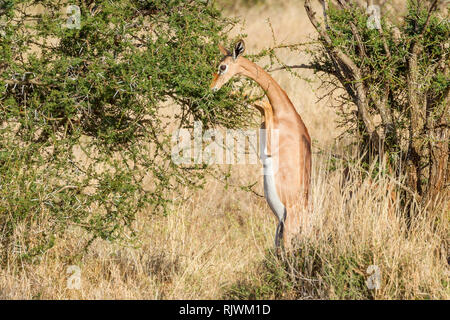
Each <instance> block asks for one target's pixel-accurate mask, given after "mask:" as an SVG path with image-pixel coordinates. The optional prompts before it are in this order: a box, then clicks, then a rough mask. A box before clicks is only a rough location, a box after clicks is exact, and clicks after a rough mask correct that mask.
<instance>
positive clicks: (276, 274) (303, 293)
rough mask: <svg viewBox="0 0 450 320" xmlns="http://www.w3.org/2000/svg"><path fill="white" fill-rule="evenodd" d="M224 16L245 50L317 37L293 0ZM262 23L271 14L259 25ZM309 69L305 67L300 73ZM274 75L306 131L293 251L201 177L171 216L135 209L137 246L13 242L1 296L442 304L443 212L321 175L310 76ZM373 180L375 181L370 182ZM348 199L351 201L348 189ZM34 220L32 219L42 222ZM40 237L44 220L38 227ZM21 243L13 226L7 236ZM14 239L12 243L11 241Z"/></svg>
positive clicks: (322, 118) (228, 192)
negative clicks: (373, 284)
mask: <svg viewBox="0 0 450 320" xmlns="http://www.w3.org/2000/svg"><path fill="white" fill-rule="evenodd" d="M227 14H228V15H238V16H240V17H241V18H243V19H244V20H245V24H244V25H243V27H242V30H236V31H235V32H239V31H243V32H245V33H247V34H248V37H247V39H246V45H247V52H249V53H252V52H256V51H258V50H259V49H261V48H263V47H267V46H270V45H272V44H273V41H274V39H273V37H272V31H271V27H270V25H269V22H268V21H270V24H271V26H272V28H273V32H274V35H275V39H276V41H277V42H284V43H289V42H298V41H301V40H308V39H309V37H310V36H312V37H314V32H313V29H312V27H311V26H310V23H309V21H308V19H307V17H306V14H305V12H304V9H303V4H302V2H301V1H300V2H299V1H283V2H282V3H281V2H278V1H265V2H263V3H260V4H257V5H254V6H250V7H237V8H234V11H232V12H228V13H227ZM267 19H269V20H267ZM281 57H282V58H283V59H284V61H285V62H286V63H295V64H298V63H302V62H307V57H306V56H304V55H298V56H296V55H293V54H292V53H289V52H285V53H281ZM300 72H301V73H302V74H303V75H304V76H313V75H312V73H311V72H310V71H307V70H303V71H300ZM273 76H274V78H275V79H276V80H277V81H278V82H279V83H280V84H281V86H282V87H283V88H284V89H285V90H286V92H287V93H288V95H289V96H290V98H291V99H292V101H293V102H294V104H295V105H296V107H297V109H298V111H299V113H300V115H301V116H302V117H303V119H304V121H305V123H306V125H307V127H308V128H309V131H310V134H311V136H312V138H313V141H314V144H313V147H314V151H315V152H316V153H315V155H314V159H313V160H314V162H313V165H314V173H313V196H312V202H313V208H314V209H313V212H312V216H313V217H314V219H313V222H312V224H313V228H312V230H314V232H311V233H310V234H308V235H307V236H305V237H304V238H303V239H302V242H301V244H300V247H299V249H301V250H299V251H298V252H299V254H298V255H297V256H296V257H290V258H288V259H287V260H284V261H282V260H278V259H276V258H275V257H273V254H272V253H271V251H270V248H272V247H273V236H274V232H275V226H276V222H275V218H274V217H273V214H272V213H271V212H270V209H269V208H268V206H267V204H266V203H265V200H264V199H263V198H261V197H258V196H257V195H254V194H253V193H250V192H246V191H243V190H241V189H240V188H238V187H229V188H226V187H225V185H224V184H223V183H222V182H221V181H217V180H213V179H211V180H209V181H208V183H207V185H206V186H205V188H204V189H203V190H200V191H198V192H196V193H195V194H194V195H191V194H190V193H189V191H188V190H185V193H186V196H187V197H188V199H189V200H188V201H185V202H177V203H176V205H174V206H173V207H172V208H171V212H170V213H169V214H168V215H167V216H162V215H160V216H155V215H152V214H150V212H142V213H140V214H139V215H138V217H137V220H136V221H135V224H134V228H135V229H136V231H137V232H138V237H137V239H138V242H136V243H134V244H133V243H130V244H128V245H118V244H112V243H108V242H106V241H103V240H96V241H95V242H94V243H93V244H92V245H91V247H89V249H88V250H87V251H86V252H84V251H83V247H82V246H83V244H84V243H86V240H87V239H86V235H85V234H84V233H83V232H82V231H81V230H79V229H77V228H72V229H71V230H70V232H67V233H66V234H65V235H64V238H62V239H57V241H56V245H55V246H54V247H53V248H52V249H50V250H49V251H48V252H46V253H45V254H43V255H42V256H40V258H39V259H37V260H35V261H33V262H32V263H29V262H27V263H25V262H22V261H21V260H19V259H18V257H19V256H20V252H19V251H20V248H18V249H17V250H16V251H14V249H12V254H11V255H9V260H8V263H7V265H6V266H5V267H4V268H2V269H0V298H1V299H19V298H21V299H217V298H301V299H307V298H386V299H392V298H411V299H416V298H418V299H421V298H444V299H448V298H449V296H450V294H449V288H448V262H447V259H448V258H447V257H448V232H449V230H448V226H449V224H448V222H449V208H448V203H447V204H445V206H444V207H443V210H441V211H438V212H434V213H432V214H425V213H424V212H420V211H417V212H415V213H414V215H413V217H412V219H411V220H407V219H405V216H406V215H405V213H404V212H401V210H400V207H399V205H398V203H397V204H395V205H394V209H395V210H394V212H395V214H393V215H392V214H390V212H391V213H392V210H391V208H392V206H391V205H390V202H389V198H388V197H387V196H386V194H385V191H384V190H386V188H387V187H388V186H389V185H390V184H391V183H392V181H390V180H389V179H388V178H387V177H382V178H381V179H380V180H378V182H376V183H375V184H374V183H371V184H369V183H368V182H366V181H364V180H361V179H359V178H358V175H357V169H358V168H353V169H354V171H352V172H353V174H354V177H355V180H353V181H354V182H355V183H353V184H346V185H345V186H342V183H341V179H342V171H343V168H342V166H340V165H338V166H337V167H336V168H335V170H334V171H330V170H329V164H330V161H329V160H330V157H329V155H328V154H329V153H327V152H326V153H325V154H318V153H317V151H318V149H321V150H328V151H329V150H332V149H335V148H337V147H338V146H336V145H335V138H336V136H337V135H338V134H339V133H340V132H339V130H338V129H337V128H336V125H335V122H334V120H336V119H337V118H336V115H335V114H334V111H333V110H332V109H331V108H329V107H328V102H327V101H322V102H320V103H317V97H316V94H319V95H320V92H315V90H316V89H317V87H318V83H312V84H308V83H306V82H304V81H302V80H299V79H293V78H292V77H290V76H289V75H288V74H286V73H284V72H274V74H273ZM254 181H259V183H258V185H257V189H256V190H257V191H258V192H259V193H260V194H261V193H262V183H261V181H262V177H261V176H260V175H259V169H258V168H257V167H256V166H248V167H245V166H239V165H235V166H233V168H232V175H231V178H230V182H231V184H232V185H236V186H239V185H248V184H249V183H252V182H254ZM375 186H376V187H375ZM349 195H351V197H350V196H349ZM45 223H46V221H41V222H40V225H41V226H42V225H45ZM35 230H36V232H39V230H40V226H39V225H36V228H35ZM15 236H16V237H17V239H18V240H19V239H20V236H21V234H20V228H17V233H16V235H15ZM18 242H19V243H20V241H18ZM70 265H76V266H78V267H79V268H80V270H81V288H80V289H79V290H78V289H69V288H68V287H67V280H68V278H69V276H70V274H68V273H67V270H68V269H67V268H68V267H69V266H70ZM369 265H376V266H378V268H379V270H380V275H381V278H380V279H381V283H380V288H379V289H378V290H370V289H368V288H367V286H366V284H365V281H366V280H367V279H368V278H369V277H370V274H368V273H367V267H368V266H369Z"/></svg>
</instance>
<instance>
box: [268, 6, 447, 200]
mask: <svg viewBox="0 0 450 320" xmlns="http://www.w3.org/2000/svg"><path fill="white" fill-rule="evenodd" d="M380 2H383V3H384V4H385V3H386V1H380ZM443 2H444V1H438V0H433V1H419V0H409V1H408V3H407V11H406V13H405V15H404V16H403V17H400V16H399V14H398V12H388V11H386V10H383V11H382V12H381V15H380V16H378V15H376V12H375V11H374V10H373V9H368V7H367V5H368V4H371V3H372V2H371V1H344V0H336V1H334V0H333V1H325V0H319V1H317V2H316V4H319V3H320V4H321V5H322V8H323V10H321V11H315V8H314V7H313V6H312V2H311V1H310V0H306V1H305V9H306V13H307V15H308V17H309V19H310V21H311V23H312V24H313V26H314V27H315V29H316V30H317V31H318V34H319V37H318V39H317V41H313V42H312V43H300V44H292V45H284V46H281V45H280V46H278V47H275V48H272V49H271V50H269V51H268V54H269V55H270V56H271V57H272V58H273V59H272V63H275V62H279V63H281V64H282V66H281V67H280V68H278V69H287V70H289V71H291V72H292V73H293V74H294V75H297V76H298V74H297V73H296V72H295V70H294V69H296V68H306V69H313V70H314V71H315V72H316V73H317V75H318V76H319V77H320V78H321V85H322V88H323V89H325V90H327V92H328V93H327V94H325V96H324V97H327V96H328V97H332V99H331V100H330V101H334V105H333V107H334V108H335V109H336V111H337V113H338V115H339V116H340V123H339V124H340V126H342V127H344V128H345V130H346V133H347V136H348V135H349V136H350V137H352V138H353V139H352V141H355V142H356V144H357V148H356V149H357V152H358V155H356V159H359V158H360V157H362V158H363V168H364V169H365V170H366V171H367V172H368V169H369V168H371V167H373V166H375V167H377V168H379V169H378V171H377V170H375V171H371V172H373V173H383V171H389V172H388V173H389V174H390V175H391V176H392V177H393V178H394V181H396V185H397V186H400V188H399V191H400V192H401V193H402V194H403V196H402V199H403V203H404V204H408V205H409V204H415V205H416V206H417V205H418V206H420V207H421V208H425V207H427V206H428V205H430V204H432V206H431V207H434V205H435V204H442V200H446V199H447V198H448V195H449V193H448V190H449V188H448V186H449V177H450V170H449V165H450V162H449V159H448V157H449V143H450V111H449V104H450V103H449V88H450V79H449V47H450V44H449V40H448V39H449V35H450V26H449V19H448V7H447V6H445V5H443ZM378 8H380V7H378ZM381 8H382V9H383V8H384V6H382V7H381ZM283 48H290V49H291V50H293V51H296V50H299V49H300V50H302V52H307V53H309V54H310V56H311V58H312V59H311V63H309V64H301V65H293V66H288V65H285V64H283V63H282V61H281V60H280V59H278V58H277V54H276V51H277V50H278V49H283ZM273 70H277V69H273ZM324 97H322V98H324ZM383 168H384V169H383ZM384 173H386V172H384ZM404 177H406V183H403V179H404Z"/></svg>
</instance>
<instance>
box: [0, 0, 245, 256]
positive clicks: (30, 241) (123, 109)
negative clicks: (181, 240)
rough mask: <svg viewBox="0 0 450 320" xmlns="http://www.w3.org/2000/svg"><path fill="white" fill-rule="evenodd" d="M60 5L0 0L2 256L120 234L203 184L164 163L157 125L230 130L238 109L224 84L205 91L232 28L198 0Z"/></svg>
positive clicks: (164, 145) (201, 169) (165, 139)
mask: <svg viewBox="0 0 450 320" xmlns="http://www.w3.org/2000/svg"><path fill="white" fill-rule="evenodd" d="M71 4H73V5H76V6H77V7H73V8H72V9H70V10H69V11H67V9H68V8H67V7H66V4H65V2H64V1H50V0H46V1H33V0H18V1H12V0H9V1H8V0H3V1H0V14H1V16H0V18H1V20H0V22H1V23H0V28H1V30H0V32H1V37H0V50H1V56H0V123H1V128H0V179H1V180H0V226H2V227H1V234H0V240H1V244H2V247H3V249H2V253H3V255H2V258H3V261H5V260H4V259H5V258H6V256H7V254H8V252H12V251H11V250H13V251H14V252H20V253H21V255H22V256H28V257H30V256H34V255H36V254H39V253H41V252H43V251H45V250H46V249H48V248H50V247H51V246H52V244H53V241H54V238H55V237H56V236H57V235H58V234H59V233H61V232H64V230H66V228H67V227H69V226H78V227H81V228H83V229H85V230H86V231H87V232H88V234H89V235H90V237H91V240H92V239H94V238H96V237H101V238H103V239H107V240H121V239H124V237H128V236H132V235H133V232H132V229H131V223H132V221H133V219H134V217H135V214H136V212H137V211H139V210H141V209H143V208H151V209H152V210H153V212H157V211H156V210H158V211H161V210H162V211H164V208H165V207H166V205H167V203H169V202H170V199H171V198H172V193H173V192H177V190H181V189H182V188H181V186H187V187H201V186H202V182H203V178H204V176H205V174H206V172H205V169H206V167H205V166H203V165H200V164H197V165H192V166H177V165H176V164H174V163H173V162H172V161H171V148H170V146H171V145H170V143H171V140H170V139H171V132H170V130H169V129H170V127H169V125H171V126H172V127H173V128H176V127H177V126H178V127H179V126H189V125H190V124H191V123H192V122H193V120H197V121H201V122H202V123H203V125H204V127H210V126H214V125H220V126H225V127H235V126H240V125H242V123H243V119H244V118H247V115H248V112H249V111H248V108H246V107H245V106H244V103H243V101H242V100H240V98H239V97H238V96H231V97H230V95H229V88H228V89H225V90H222V91H221V92H218V93H216V94H215V95H214V96H213V95H212V94H210V92H209V82H210V78H211V74H212V72H213V69H212V68H213V67H214V66H215V65H216V63H215V60H217V59H218V58H219V55H218V51H217V44H218V43H219V41H220V42H222V41H223V40H225V42H227V41H228V40H227V32H228V30H229V29H230V28H231V27H233V25H234V23H235V21H233V20H228V19H225V18H222V17H221V15H220V11H218V10H217V9H216V8H215V7H214V5H213V4H211V3H210V1H181V0H167V1H163V0H152V1H150V0H120V1H88V0H86V1H85V0H83V1H72V2H71ZM77 8H79V14H80V15H79V17H78V16H77ZM66 11H67V14H66ZM68 16H69V18H68ZM78 22H79V27H78V26H77V24H78ZM168 105H176V106H177V108H168ZM18 230H20V232H19V234H20V236H17V235H15V234H16V233H17V232H18Z"/></svg>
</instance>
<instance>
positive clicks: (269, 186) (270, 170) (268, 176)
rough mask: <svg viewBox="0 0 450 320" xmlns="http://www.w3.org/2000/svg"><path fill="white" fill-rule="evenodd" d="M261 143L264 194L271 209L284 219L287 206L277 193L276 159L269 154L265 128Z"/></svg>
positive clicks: (280, 218) (279, 217) (261, 135)
mask: <svg viewBox="0 0 450 320" xmlns="http://www.w3.org/2000/svg"><path fill="white" fill-rule="evenodd" d="M259 145H260V159H261V162H262V165H263V174H264V196H265V198H266V200H267V203H268V204H269V207H270V209H272V211H273V213H274V214H275V215H276V216H277V218H278V220H279V221H284V218H285V214H286V208H285V206H284V205H283V203H282V202H281V200H280V197H279V196H278V194H277V189H276V185H275V176H274V171H275V170H274V169H275V168H274V163H273V160H274V159H273V158H272V157H269V156H268V155H267V144H266V135H265V131H264V130H261V134H260V144H259ZM277 167H278V166H277Z"/></svg>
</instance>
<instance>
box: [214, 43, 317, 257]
mask: <svg viewBox="0 0 450 320" xmlns="http://www.w3.org/2000/svg"><path fill="white" fill-rule="evenodd" d="M222 48H223V47H222ZM221 51H223V52H228V51H226V50H223V49H221ZM222 64H225V65H227V71H226V72H225V73H223V74H219V75H215V78H214V79H213V81H212V83H211V88H213V89H216V90H217V89H219V88H220V87H222V85H223V84H225V83H226V82H227V81H228V80H230V79H231V78H232V77H233V76H235V75H243V76H246V77H248V78H251V79H253V80H254V81H256V82H257V83H258V84H259V85H260V86H261V88H262V89H263V90H264V91H265V92H266V95H267V97H268V99H269V103H265V104H263V105H262V106H261V105H259V106H257V108H258V109H259V110H260V111H264V118H265V121H264V123H265V126H266V128H267V129H268V130H267V132H271V131H272V130H273V129H278V130H279V145H278V148H276V151H274V150H270V151H269V150H268V152H269V153H270V154H271V156H272V157H273V158H274V161H278V166H279V167H278V170H277V171H276V173H275V183H276V189H277V193H278V196H279V198H280V200H281V202H282V203H283V204H284V206H285V207H286V210H287V215H286V220H285V223H284V238H283V242H284V246H285V248H286V249H288V250H289V249H290V248H291V247H292V242H291V241H292V239H293V238H294V237H295V236H296V235H298V233H299V232H300V231H301V229H302V225H305V224H306V223H307V221H306V220H307V218H308V217H307V215H308V213H307V206H308V197H309V191H310V183H311V138H310V136H309V134H308V130H307V128H306V126H305V124H304V123H303V120H302V119H301V117H300V115H299V114H298V113H297V111H296V110H295V107H294V105H293V104H292V102H291V100H290V99H289V97H288V96H287V94H286V92H285V91H284V90H283V89H282V88H281V87H280V86H279V84H278V83H277V82H276V81H275V80H274V79H273V78H272V77H271V76H270V75H269V74H268V73H267V72H266V71H265V70H264V69H262V68H261V67H259V66H258V65H256V64H255V63H253V62H251V61H249V60H248V59H246V58H244V57H241V56H238V57H237V58H236V59H233V57H231V56H226V57H225V58H224V59H223V60H222V62H221V65H222ZM267 141H270V139H268V140H267ZM268 149H269V148H268Z"/></svg>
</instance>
